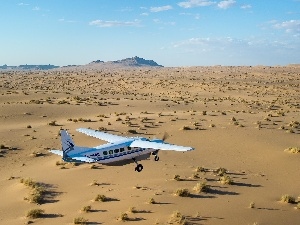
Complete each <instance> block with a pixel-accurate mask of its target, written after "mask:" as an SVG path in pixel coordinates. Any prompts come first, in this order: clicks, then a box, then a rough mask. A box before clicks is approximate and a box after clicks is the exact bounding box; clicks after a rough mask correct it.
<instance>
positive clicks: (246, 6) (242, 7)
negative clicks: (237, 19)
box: [241, 5, 252, 9]
mask: <svg viewBox="0 0 300 225" xmlns="http://www.w3.org/2000/svg"><path fill="white" fill-rule="evenodd" d="M251 8H252V5H242V6H241V9H251Z"/></svg>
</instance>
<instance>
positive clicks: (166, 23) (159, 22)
mask: <svg viewBox="0 0 300 225" xmlns="http://www.w3.org/2000/svg"><path fill="white" fill-rule="evenodd" d="M153 22H154V23H157V24H162V25H168V26H169V25H170V26H174V25H176V22H163V21H161V20H160V19H153Z"/></svg>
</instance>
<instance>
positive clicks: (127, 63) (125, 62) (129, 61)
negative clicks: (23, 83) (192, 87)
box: [0, 56, 163, 70]
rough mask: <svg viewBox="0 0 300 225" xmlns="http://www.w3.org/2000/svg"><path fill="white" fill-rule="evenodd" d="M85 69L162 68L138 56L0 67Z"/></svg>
mask: <svg viewBox="0 0 300 225" xmlns="http://www.w3.org/2000/svg"><path fill="white" fill-rule="evenodd" d="M74 67H76V68H81V67H83V68H86V67H93V68H94V67H96V68H110V67H111V68H116V67H117V68H120V67H125V68H127V67H163V66H162V65H159V64H158V63H156V62H155V61H153V60H147V59H144V58H140V57H138V56H135V57H132V58H126V59H121V60H116V61H107V62H104V61H102V60H95V61H92V62H90V63H88V64H86V65H66V66H61V67H60V66H55V65H51V64H48V65H27V64H25V65H19V66H8V65H6V64H4V65H3V66H0V70H50V69H57V68H74Z"/></svg>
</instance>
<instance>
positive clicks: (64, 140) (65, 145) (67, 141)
mask: <svg viewBox="0 0 300 225" xmlns="http://www.w3.org/2000/svg"><path fill="white" fill-rule="evenodd" d="M60 136H61V146H62V151H63V154H64V155H66V156H67V155H68V153H69V152H70V151H72V150H74V147H75V144H74V141H73V140H72V138H71V136H70V135H69V134H68V132H67V131H66V130H61V131H60Z"/></svg>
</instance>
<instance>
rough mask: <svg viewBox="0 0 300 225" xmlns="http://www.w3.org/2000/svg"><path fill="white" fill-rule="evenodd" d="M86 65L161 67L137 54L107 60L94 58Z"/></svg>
mask: <svg viewBox="0 0 300 225" xmlns="http://www.w3.org/2000/svg"><path fill="white" fill-rule="evenodd" d="M88 65H98V66H103V67H163V66H162V65H159V64H157V63H156V62H155V61H153V60H147V59H144V58H140V57H138V56H135V57H132V58H126V59H121V60H116V61H107V62H104V61H102V60H96V61H92V62H91V63H89V64H88Z"/></svg>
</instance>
